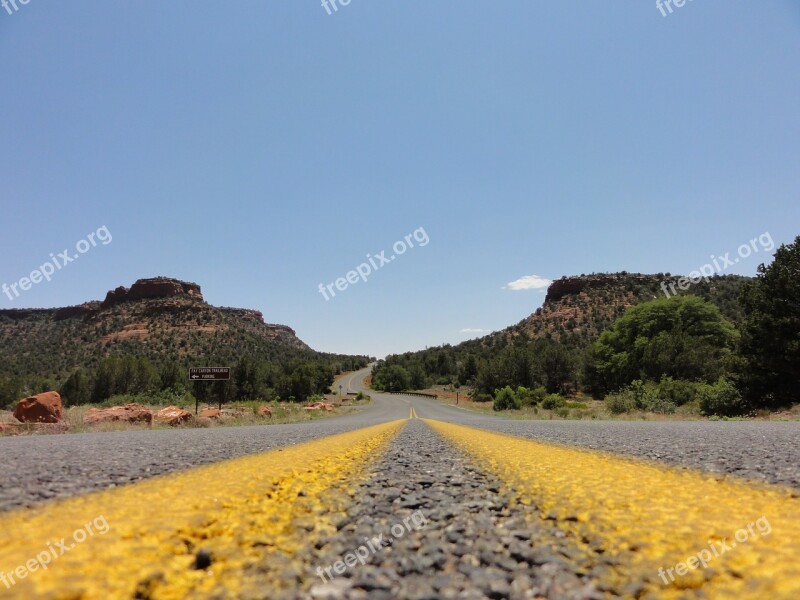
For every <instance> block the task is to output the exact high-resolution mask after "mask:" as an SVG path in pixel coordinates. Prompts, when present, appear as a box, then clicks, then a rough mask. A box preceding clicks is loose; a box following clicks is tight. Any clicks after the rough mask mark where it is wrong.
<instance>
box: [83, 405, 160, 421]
mask: <svg viewBox="0 0 800 600" xmlns="http://www.w3.org/2000/svg"><path fill="white" fill-rule="evenodd" d="M112 421H122V422H124V423H147V424H148V425H152V424H153V411H151V410H150V409H148V408H145V407H144V406H142V405H141V404H126V405H125V406H112V407H111V408H91V409H89V410H87V411H86V414H85V415H83V422H84V423H86V424H87V425H94V424H96V423H109V422H112Z"/></svg>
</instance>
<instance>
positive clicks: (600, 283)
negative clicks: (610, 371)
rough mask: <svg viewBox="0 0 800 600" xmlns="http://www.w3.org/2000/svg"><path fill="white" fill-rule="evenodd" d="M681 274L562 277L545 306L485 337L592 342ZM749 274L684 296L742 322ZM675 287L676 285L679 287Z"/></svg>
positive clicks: (714, 279)
mask: <svg viewBox="0 0 800 600" xmlns="http://www.w3.org/2000/svg"><path fill="white" fill-rule="evenodd" d="M678 279H679V278H678V277H675V276H672V275H670V274H669V273H667V274H662V273H659V274H655V275H642V274H640V273H626V272H622V273H603V274H592V275H580V276H572V277H562V278H561V279H558V280H556V281H554V282H553V283H552V284H551V285H550V287H549V288H548V289H547V296H545V301H544V304H543V305H542V307H541V308H539V309H537V310H536V312H534V313H533V314H532V315H530V316H529V317H526V318H525V319H523V320H522V321H520V322H519V323H517V324H516V325H512V326H511V327H508V328H506V329H504V330H502V331H499V332H495V333H493V334H491V335H489V336H487V338H483V339H484V340H486V341H487V342H489V344H490V345H491V344H493V343H494V342H496V341H499V340H500V339H502V340H504V341H506V342H511V343H513V341H514V340H515V339H517V338H522V339H535V338H541V337H548V338H552V339H554V340H561V339H564V338H570V339H572V340H573V341H575V342H577V343H579V344H580V343H581V342H584V343H585V342H589V341H591V340H593V339H594V338H596V337H597V336H598V335H599V333H600V332H602V331H603V330H605V329H607V328H608V327H610V325H611V324H612V323H613V322H614V321H615V320H616V319H617V318H618V317H619V316H621V315H622V313H624V312H625V310H626V309H627V308H629V307H630V306H633V305H635V304H639V303H640V302H645V301H648V300H654V299H656V298H664V297H665V292H664V289H665V288H666V290H667V292H668V293H670V294H671V291H670V287H669V284H670V283H674V282H677V281H678ZM748 280H749V278H748V277H741V276H737V275H724V276H716V277H712V278H710V279H709V280H708V281H707V282H706V281H701V282H699V283H697V284H695V285H691V286H689V288H688V289H687V290H685V291H680V292H679V293H680V294H694V295H698V296H700V297H702V298H705V299H707V300H709V301H711V302H713V303H714V304H716V305H717V306H719V308H720V310H721V311H722V312H723V314H724V315H725V316H726V317H727V318H728V319H730V320H732V321H734V322H736V323H738V322H740V321H741V319H742V309H741V306H740V304H739V301H738V296H739V292H740V290H741V288H742V286H743V284H744V283H745V282H746V281H748ZM676 289H677V288H676Z"/></svg>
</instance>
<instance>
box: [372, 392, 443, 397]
mask: <svg viewBox="0 0 800 600" xmlns="http://www.w3.org/2000/svg"><path fill="white" fill-rule="evenodd" d="M385 393H386V394H392V395H393V396H421V397H423V398H434V399H436V398H438V397H439V396H438V395H437V394H426V393H425V392H385Z"/></svg>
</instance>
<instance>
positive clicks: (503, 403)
mask: <svg viewBox="0 0 800 600" xmlns="http://www.w3.org/2000/svg"><path fill="white" fill-rule="evenodd" d="M515 408H519V400H518V399H517V395H516V394H515V393H514V390H512V389H511V388H510V387H509V386H506V387H504V388H503V389H502V390H498V391H497V394H496V395H495V398H494V410H498V411H499V410H512V409H515Z"/></svg>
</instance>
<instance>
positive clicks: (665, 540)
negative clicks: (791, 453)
mask: <svg viewBox="0 0 800 600" xmlns="http://www.w3.org/2000/svg"><path fill="white" fill-rule="evenodd" d="M426 422H427V423H428V424H429V425H431V426H432V427H433V428H434V429H435V430H436V431H438V432H440V433H441V434H442V435H444V436H445V437H446V438H448V439H450V440H452V441H453V442H455V443H456V444H457V445H458V446H460V447H461V448H463V449H464V450H465V451H466V452H467V453H468V454H469V455H471V456H472V457H474V458H475V459H476V461H477V463H478V464H480V465H482V466H483V467H484V468H485V469H487V470H488V471H491V472H493V473H495V474H496V475H497V476H499V477H500V478H501V479H502V480H504V481H505V482H506V483H507V484H508V485H509V488H510V489H511V490H513V491H514V493H515V494H517V495H518V497H519V498H520V501H521V502H523V503H524V504H529V505H534V506H536V507H537V508H538V509H539V511H540V512H541V515H542V516H543V517H544V518H549V519H551V520H553V522H554V523H555V524H556V525H557V526H558V527H560V528H561V529H562V530H564V531H565V532H566V533H567V534H568V537H569V538H570V539H571V540H572V541H573V542H574V543H575V546H576V549H578V550H579V551H582V552H583V553H584V554H585V555H591V554H593V553H595V552H597V551H600V552H602V554H603V557H604V558H605V559H607V562H612V563H613V562H615V559H619V565H618V566H615V567H612V566H609V567H608V568H605V570H604V571H601V573H603V575H602V577H601V578H602V579H603V580H604V582H605V583H608V584H609V585H610V586H612V589H615V590H623V589H626V588H627V589H629V593H634V592H633V591H632V589H631V588H630V587H629V586H630V585H631V584H633V585H634V586H643V589H642V591H643V592H644V594H643V596H646V597H659V598H678V597H681V598H686V597H688V598H691V597H703V598H758V599H764V598H769V599H771V600H772V599H775V598H791V599H793V600H796V599H797V598H800V499H798V493H797V490H792V489H784V488H781V487H778V486H770V485H766V484H757V483H753V482H747V481H744V480H736V479H733V478H724V479H723V478H722V477H717V476H712V475H709V474H705V473H701V472H698V471H687V470H681V469H677V468H671V467H667V466H663V465H660V464H657V463H653V462H649V461H643V460H635V459H627V458H622V457H619V456H617V455H612V454H607V453H600V452H592V451H588V450H579V449H574V448H570V447H565V446H557V445H552V444H545V443H539V442H534V441H530V440H525V439H521V438H517V437H513V436H509V435H501V434H496V433H489V432H486V431H482V430H479V429H474V428H471V427H463V426H460V425H453V424H450V423H442V422H438V421H428V420H426ZM762 518H765V520H764V519H762ZM759 519H762V520H761V521H760V522H759V521H758V520H759ZM751 524H755V526H754V527H753V528H752V529H753V532H752V533H751V532H750V531H748V525H751ZM768 526H769V527H768ZM741 529H744V531H745V533H746V534H747V535H746V536H745V535H744V534H742V533H739V537H740V538H742V539H743V540H744V541H737V539H736V537H735V536H736V535H737V532H739V530H741ZM768 529H771V533H769V535H764V534H762V531H767V530H768ZM723 540H726V542H725V544H726V545H727V546H728V549H723ZM712 546H713V547H712ZM704 549H705V550H708V553H709V554H711V557H710V558H709V559H708V560H706V561H705V562H706V564H707V565H708V567H707V568H703V566H702V565H701V564H699V563H698V562H697V561H696V560H695V561H693V565H697V566H696V568H694V569H688V568H687V571H688V573H687V574H686V575H684V576H680V575H678V572H677V571H675V570H673V572H672V574H671V576H670V574H669V573H668V571H667V570H668V569H670V568H673V569H674V567H675V565H676V564H677V563H681V562H683V563H685V562H686V561H687V559H688V558H689V557H691V556H696V555H697V554H698V553H700V552H701V551H703V550H704ZM714 549H716V552H713V550H714ZM715 554H717V555H718V556H715ZM595 556H596V555H595ZM703 557H704V558H705V557H706V555H705V554H704V555H703ZM608 559H610V560H608ZM659 569H663V570H662V571H661V573H663V575H661V574H660V573H659ZM673 577H674V578H675V581H672V578H673ZM664 580H666V582H667V583H664ZM633 589H635V587H634V588H633Z"/></svg>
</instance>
